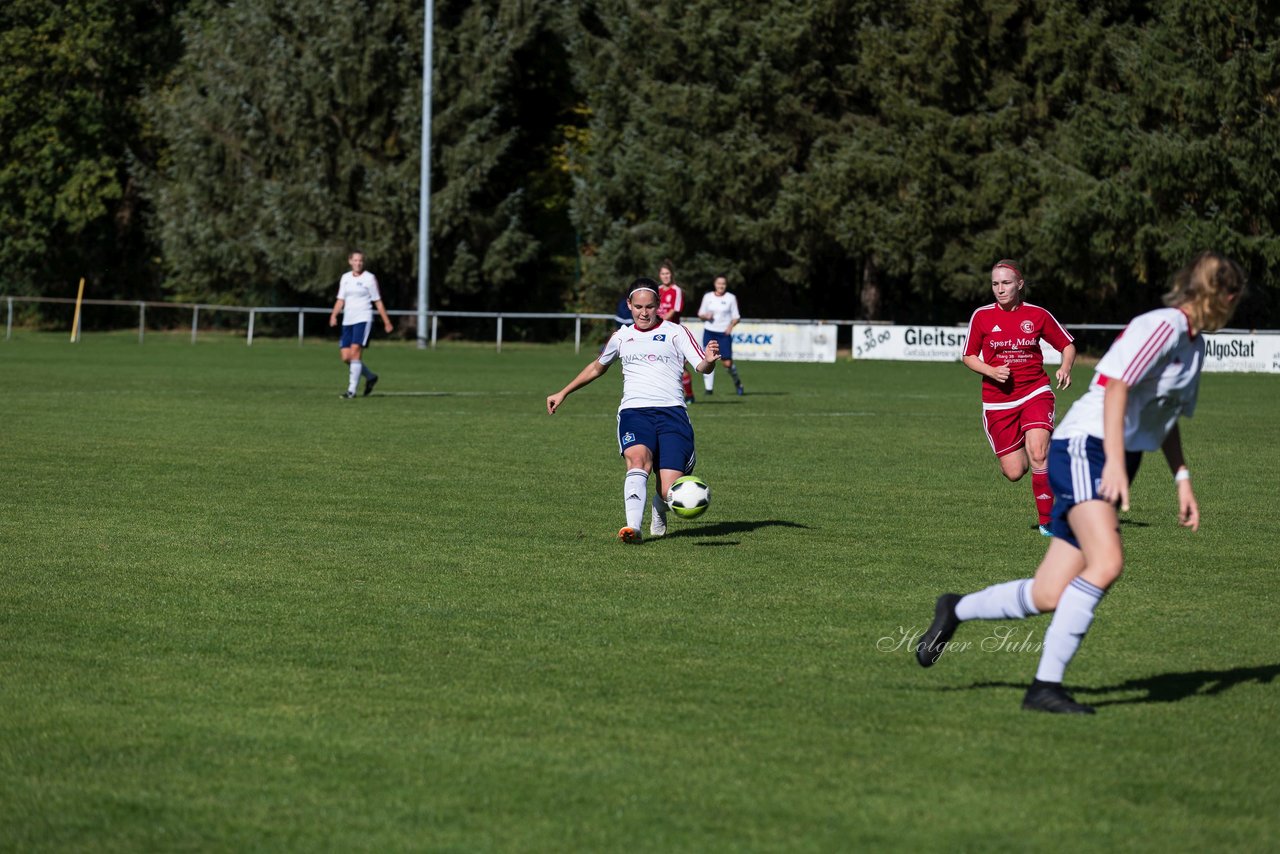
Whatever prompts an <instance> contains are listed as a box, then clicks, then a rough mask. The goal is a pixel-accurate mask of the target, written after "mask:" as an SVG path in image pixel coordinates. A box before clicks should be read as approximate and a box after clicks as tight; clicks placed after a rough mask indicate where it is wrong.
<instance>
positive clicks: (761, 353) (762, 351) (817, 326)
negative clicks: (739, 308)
mask: <svg viewBox="0 0 1280 854" xmlns="http://www.w3.org/2000/svg"><path fill="white" fill-rule="evenodd" d="M684 325H685V326H687V327H689V331H690V332H692V333H693V334H694V337H695V338H697V339H698V343H699V344H701V343H702V327H703V323H702V321H700V320H694V321H690V322H687V323H685V324H684ZM837 328H838V327H836V326H832V325H829V324H825V323H751V322H742V323H739V324H738V325H737V326H735V327H734V329H733V358H734V360H735V361H737V360H738V359H741V360H742V361H744V362H834V361H835V360H836V329H837Z"/></svg>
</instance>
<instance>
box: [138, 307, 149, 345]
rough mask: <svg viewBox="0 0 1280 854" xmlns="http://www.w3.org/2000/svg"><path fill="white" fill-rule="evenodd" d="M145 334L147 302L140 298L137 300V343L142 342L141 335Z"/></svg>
mask: <svg viewBox="0 0 1280 854" xmlns="http://www.w3.org/2000/svg"><path fill="white" fill-rule="evenodd" d="M146 334H147V304H146V303H145V302H143V301H142V300H138V343H139V344H141V343H142V339H143V337H144V336H145V335H146Z"/></svg>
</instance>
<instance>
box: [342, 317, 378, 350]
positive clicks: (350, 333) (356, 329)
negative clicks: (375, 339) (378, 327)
mask: <svg viewBox="0 0 1280 854" xmlns="http://www.w3.org/2000/svg"><path fill="white" fill-rule="evenodd" d="M371 331H373V324H372V323H353V324H351V325H350V326H343V327H342V343H341V344H339V345H338V346H339V347H341V348H342V349H344V350H345V349H347V348H348V347H350V346H351V345H352V344H359V345H360V346H361V347H368V346H369V333H370V332H371Z"/></svg>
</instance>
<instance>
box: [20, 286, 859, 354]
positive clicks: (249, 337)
mask: <svg viewBox="0 0 1280 854" xmlns="http://www.w3.org/2000/svg"><path fill="white" fill-rule="evenodd" d="M4 299H5V300H6V301H7V303H8V310H7V312H6V317H7V320H6V322H5V336H4V337H5V340H6V341H7V340H9V339H10V338H12V337H13V304H14V303H15V302H21V303H50V304H55V305H74V304H75V300H73V299H68V298H65V297H18V296H13V297H5V298H4ZM82 304H83V305H86V306H88V305H100V306H114V307H116V308H120V307H126V308H127V307H136V308H137V310H138V343H139V344H141V343H143V342H144V341H145V340H146V330H147V309H148V308H152V309H179V310H183V311H190V312H191V343H192V344H194V343H196V341H197V340H198V338H199V329H200V315H201V313H204V315H205V316H206V317H207V316H208V315H210V314H213V313H216V312H230V313H233V314H243V315H247V320H248V330H247V332H246V335H245V343H246V344H247V345H248V346H250V347H252V346H253V337H254V331H255V326H256V324H257V319H258V317H259V315H267V314H294V315H297V318H298V344H302V341H303V338H304V336H305V330H304V326H305V319H306V316H307V315H309V314H313V315H314V314H320V315H328V314H329V313H330V312H331V309H328V308H304V307H301V306H299V307H292V308H286V307H279V306H262V307H258V306H237V305H216V304H213V303H189V302H162V301H156V300H151V301H148V300H107V299H86V300H82ZM387 314H388V315H391V316H392V317H411V318H416V317H417V314H418V312H417V311H416V310H413V309H409V310H404V311H390V310H388V311H387ZM427 317H428V318H429V325H430V331H429V335H428V336H427V337H426V338H422V337H421V336H420V337H419V340H426V341H428V342H430V345H431V346H432V347H435V346H436V342H437V340H438V339H439V331H440V328H439V322H440V318H442V317H443V318H472V319H489V320H493V321H494V346H495V347H496V348H497V351H498V352H499V353H501V352H502V332H503V329H502V327H503V321H504V320H572V321H573V349H574V352H575V353H576V352H578V351H580V350H581V349H582V322H583V321H584V320H589V321H590V320H601V321H612V320H613V318H614V316H613V315H612V314H594V313H588V312H577V313H575V312H558V313H555V312H496V311H429V312H427ZM743 322H744V324H746V323H750V324H777V325H784V326H796V327H802V326H814V325H819V326H828V327H835V328H836V329H838V328H839V327H840V326H853V324H854V321H852V320H752V321H745V320H744V321H743ZM694 323H695V324H701V321H694ZM82 325H83V323H82ZM831 341H832V347H831V349H832V352H833V354H834V349H835V348H834V341H835V336H834V335H833V336H831ZM746 358H748V360H749V359H750V357H749V356H747V357H746ZM804 361H835V360H834V358H832V359H829V360H818V359H805V360H804Z"/></svg>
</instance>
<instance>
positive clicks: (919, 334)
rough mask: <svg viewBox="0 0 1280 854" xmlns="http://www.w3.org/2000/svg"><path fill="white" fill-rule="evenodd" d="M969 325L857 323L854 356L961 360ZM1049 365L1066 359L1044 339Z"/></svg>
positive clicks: (895, 359)
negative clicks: (882, 324)
mask: <svg viewBox="0 0 1280 854" xmlns="http://www.w3.org/2000/svg"><path fill="white" fill-rule="evenodd" d="M968 333H969V328H968V327H967V326H878V325H874V324H864V323H855V324H854V325H853V358H855V359H890V360H894V361H908V362H958V361H960V357H961V356H963V355H964V340H965V338H966V337H967V335H968ZM1040 349H1041V350H1042V351H1043V352H1044V361H1045V364H1046V365H1058V364H1061V363H1062V354H1061V353H1059V352H1058V351H1057V350H1055V349H1053V347H1052V346H1050V345H1049V344H1048V343H1046V342H1044V341H1041V342H1040Z"/></svg>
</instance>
